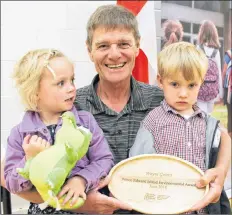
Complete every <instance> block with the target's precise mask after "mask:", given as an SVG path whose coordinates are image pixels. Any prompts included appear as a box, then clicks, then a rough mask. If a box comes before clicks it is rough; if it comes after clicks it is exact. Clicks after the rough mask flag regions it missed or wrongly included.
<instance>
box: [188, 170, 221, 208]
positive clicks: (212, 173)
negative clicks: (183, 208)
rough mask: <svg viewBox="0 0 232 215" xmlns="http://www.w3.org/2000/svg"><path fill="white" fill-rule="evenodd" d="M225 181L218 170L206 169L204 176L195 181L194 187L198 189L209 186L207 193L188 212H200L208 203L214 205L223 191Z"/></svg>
mask: <svg viewBox="0 0 232 215" xmlns="http://www.w3.org/2000/svg"><path fill="white" fill-rule="evenodd" d="M224 180H225V175H224V172H222V171H220V168H212V169H208V170H207V171H206V172H205V174H204V175H203V176H202V177H201V178H200V179H199V180H198V181H197V183H196V186H197V187H198V188H202V187H205V186H206V185H208V184H209V191H208V193H207V194H206V195H205V197H204V198H203V199H201V200H200V201H198V202H197V203H196V204H195V205H194V206H193V207H192V208H191V209H190V211H197V210H200V209H202V208H204V207H206V206H207V205H209V204H210V203H216V202H217V201H218V200H219V198H220V196H221V192H222V189H223V185H224Z"/></svg>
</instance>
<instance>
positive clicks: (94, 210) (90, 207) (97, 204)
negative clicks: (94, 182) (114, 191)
mask: <svg viewBox="0 0 232 215" xmlns="http://www.w3.org/2000/svg"><path fill="white" fill-rule="evenodd" d="M118 209H123V210H132V208H131V206H130V205H128V204H126V203H123V202H121V201H119V200H117V199H115V198H113V197H108V196H106V195H103V194H101V193H99V192H98V191H96V190H93V191H90V192H89V194H88V195H87V200H86V201H85V204H84V205H83V206H82V207H81V208H79V209H77V210H76V211H75V212H78V213H87V214H113V212H114V211H115V210H118Z"/></svg>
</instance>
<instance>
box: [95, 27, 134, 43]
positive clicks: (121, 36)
mask: <svg viewBox="0 0 232 215" xmlns="http://www.w3.org/2000/svg"><path fill="white" fill-rule="evenodd" d="M96 35H97V36H98V37H97V38H96ZM111 39H118V40H131V41H135V37H134V32H133V30H132V29H127V28H122V27H118V28H105V27H98V28H96V29H95V30H94V33H93V41H94V43H101V42H102V41H104V40H111Z"/></svg>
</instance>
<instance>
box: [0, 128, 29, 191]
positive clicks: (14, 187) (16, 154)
mask: <svg viewBox="0 0 232 215" xmlns="http://www.w3.org/2000/svg"><path fill="white" fill-rule="evenodd" d="M22 142H23V139H22V137H21V136H20V133H19V131H18V126H16V127H14V128H13V129H12V130H11V133H10V136H9V137H8V139H7V148H6V154H5V156H6V157H5V167H4V177H5V184H6V189H7V190H9V192H11V193H19V192H22V191H26V190H29V189H31V188H32V183H31V182H30V181H29V180H28V179H25V178H23V177H22V176H20V175H19V174H18V172H17V171H16V169H17V168H23V167H24V165H25V162H26V159H25V153H24V150H23V148H22Z"/></svg>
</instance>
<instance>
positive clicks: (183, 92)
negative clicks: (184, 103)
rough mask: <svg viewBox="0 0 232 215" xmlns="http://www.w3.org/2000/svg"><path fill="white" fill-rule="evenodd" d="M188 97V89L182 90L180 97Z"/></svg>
mask: <svg viewBox="0 0 232 215" xmlns="http://www.w3.org/2000/svg"><path fill="white" fill-rule="evenodd" d="M187 95H188V92H187V89H185V88H181V89H180V92H179V96H180V97H187Z"/></svg>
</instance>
